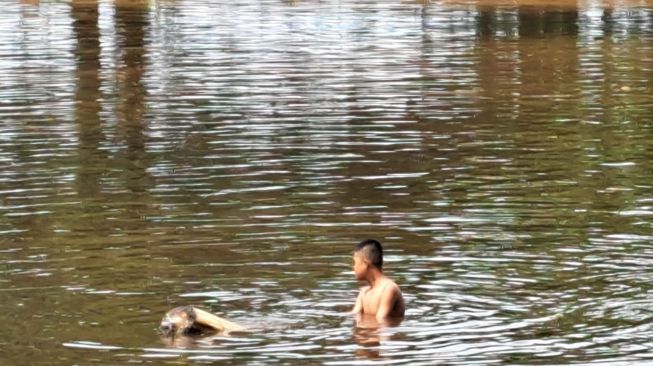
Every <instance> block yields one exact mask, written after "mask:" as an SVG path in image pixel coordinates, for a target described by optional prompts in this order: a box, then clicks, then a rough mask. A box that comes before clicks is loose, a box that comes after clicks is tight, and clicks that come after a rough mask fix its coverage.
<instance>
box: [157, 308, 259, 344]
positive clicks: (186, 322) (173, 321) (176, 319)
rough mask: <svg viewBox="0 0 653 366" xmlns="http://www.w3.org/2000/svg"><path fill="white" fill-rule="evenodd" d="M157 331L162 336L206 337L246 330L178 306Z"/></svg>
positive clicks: (200, 312)
mask: <svg viewBox="0 0 653 366" xmlns="http://www.w3.org/2000/svg"><path fill="white" fill-rule="evenodd" d="M159 330H160V331H161V333H163V335H164V336H167V337H174V336H178V335H187V336H188V335H207V334H211V333H221V332H227V333H228V332H243V331H245V330H246V329H245V328H244V327H242V326H240V325H238V324H236V323H234V322H232V321H229V320H227V319H224V318H221V317H219V316H217V315H215V314H211V313H210V312H208V311H206V310H202V309H200V308H197V307H195V306H191V305H188V306H179V307H176V308H174V309H172V310H170V311H168V312H167V313H166V315H165V316H164V317H163V319H161V324H160V325H159Z"/></svg>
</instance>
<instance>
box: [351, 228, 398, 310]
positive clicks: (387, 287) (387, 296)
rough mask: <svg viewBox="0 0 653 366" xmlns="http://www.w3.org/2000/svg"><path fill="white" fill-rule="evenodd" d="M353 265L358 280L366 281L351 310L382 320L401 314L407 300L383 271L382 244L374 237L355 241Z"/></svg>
mask: <svg viewBox="0 0 653 366" xmlns="http://www.w3.org/2000/svg"><path fill="white" fill-rule="evenodd" d="M353 261H354V263H353V267H354V268H353V269H354V275H355V276H356V279H357V280H360V281H365V282H367V284H368V286H365V287H363V288H361V291H360V293H359V294H358V299H356V305H355V306H354V309H353V310H352V313H354V314H361V315H371V316H374V317H376V320H377V321H379V322H383V321H385V320H388V319H390V318H401V317H403V316H404V313H405V312H406V304H405V303H404V298H403V296H402V295H401V290H400V289H399V286H398V285H397V284H396V283H395V282H394V281H393V280H392V279H390V278H389V277H388V276H386V275H385V274H384V273H383V248H382V247H381V243H379V242H378V241H376V240H374V239H367V240H363V241H362V242H360V243H358V244H357V245H356V249H355V250H354V254H353Z"/></svg>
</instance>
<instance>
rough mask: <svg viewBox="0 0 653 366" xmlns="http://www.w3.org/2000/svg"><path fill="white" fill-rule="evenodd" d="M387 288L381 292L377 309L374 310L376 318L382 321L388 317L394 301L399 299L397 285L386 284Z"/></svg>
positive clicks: (399, 294)
mask: <svg viewBox="0 0 653 366" xmlns="http://www.w3.org/2000/svg"><path fill="white" fill-rule="evenodd" d="M388 287H389V288H388V289H386V290H385V291H383V293H382V294H381V300H380V302H379V309H378V310H377V311H376V320H378V321H383V320H385V319H387V318H388V317H390V313H391V312H392V308H393V307H394V305H395V303H396V302H397V301H398V300H399V297H400V296H401V293H400V292H399V287H398V286H397V285H396V284H392V285H391V286H388Z"/></svg>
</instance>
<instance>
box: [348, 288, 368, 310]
mask: <svg viewBox="0 0 653 366" xmlns="http://www.w3.org/2000/svg"><path fill="white" fill-rule="evenodd" d="M365 289H366V288H362V289H361V290H360V292H359V293H358V297H357V298H356V305H354V308H353V309H352V310H351V313H352V314H360V313H362V312H363V294H364V293H365Z"/></svg>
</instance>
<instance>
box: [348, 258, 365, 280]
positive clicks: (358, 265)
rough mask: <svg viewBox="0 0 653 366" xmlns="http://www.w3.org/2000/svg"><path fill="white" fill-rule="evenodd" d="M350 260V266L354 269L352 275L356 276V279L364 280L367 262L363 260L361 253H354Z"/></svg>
mask: <svg viewBox="0 0 653 366" xmlns="http://www.w3.org/2000/svg"><path fill="white" fill-rule="evenodd" d="M352 259H353V264H352V266H353V269H354V275H355V276H356V279H357V280H364V279H365V273H366V272H367V267H368V266H369V263H367V261H366V260H365V258H364V257H363V254H362V253H361V252H354V254H353V256H352Z"/></svg>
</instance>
